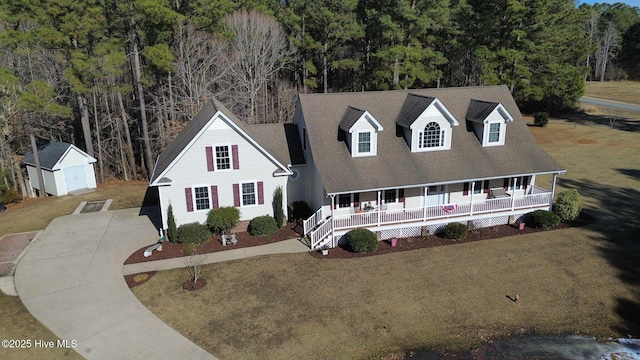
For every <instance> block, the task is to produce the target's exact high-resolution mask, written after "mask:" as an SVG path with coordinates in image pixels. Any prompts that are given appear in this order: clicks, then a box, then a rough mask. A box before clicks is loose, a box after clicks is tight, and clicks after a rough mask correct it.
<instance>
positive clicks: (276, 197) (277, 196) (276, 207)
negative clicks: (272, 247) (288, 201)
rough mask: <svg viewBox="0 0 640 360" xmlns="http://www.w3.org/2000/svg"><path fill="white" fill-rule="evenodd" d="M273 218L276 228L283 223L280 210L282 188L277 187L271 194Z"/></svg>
mask: <svg viewBox="0 0 640 360" xmlns="http://www.w3.org/2000/svg"><path fill="white" fill-rule="evenodd" d="M273 217H274V219H275V221H276V226H277V227H278V228H281V227H282V223H283V222H284V210H283V209H282V187H280V186H278V187H277V188H276V191H274V193H273Z"/></svg>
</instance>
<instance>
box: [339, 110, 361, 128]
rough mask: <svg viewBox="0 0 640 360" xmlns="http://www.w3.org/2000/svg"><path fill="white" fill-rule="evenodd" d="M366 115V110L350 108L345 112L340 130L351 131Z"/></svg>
mask: <svg viewBox="0 0 640 360" xmlns="http://www.w3.org/2000/svg"><path fill="white" fill-rule="evenodd" d="M362 114H364V110H360V109H356V108H354V107H351V106H349V107H348V108H347V111H345V112H344V116H343V117H342V121H340V129H342V130H344V131H349V129H351V127H352V126H353V125H354V124H355V123H356V121H358V119H360V117H362Z"/></svg>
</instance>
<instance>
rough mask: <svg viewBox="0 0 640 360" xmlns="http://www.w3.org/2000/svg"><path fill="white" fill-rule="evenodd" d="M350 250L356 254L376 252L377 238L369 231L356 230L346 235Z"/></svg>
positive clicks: (363, 229)
mask: <svg viewBox="0 0 640 360" xmlns="http://www.w3.org/2000/svg"><path fill="white" fill-rule="evenodd" d="M347 241H348V242H349V246H351V250H353V251H354V252H357V253H373V252H375V251H376V250H378V237H377V236H376V234H374V233H373V232H371V231H370V230H369V229H365V228H357V229H353V230H351V231H349V232H348V233H347Z"/></svg>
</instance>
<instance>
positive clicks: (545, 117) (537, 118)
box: [533, 111, 549, 127]
mask: <svg viewBox="0 0 640 360" xmlns="http://www.w3.org/2000/svg"><path fill="white" fill-rule="evenodd" d="M548 123H549V114H547V113H546V112H544V111H539V112H537V113H535V114H533V125H535V126H540V127H545V126H547V124H548Z"/></svg>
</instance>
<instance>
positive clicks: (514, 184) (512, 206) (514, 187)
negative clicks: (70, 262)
mask: <svg viewBox="0 0 640 360" xmlns="http://www.w3.org/2000/svg"><path fill="white" fill-rule="evenodd" d="M517 181H518V178H515V177H514V178H513V187H512V189H513V190H512V191H511V211H513V210H514V209H515V208H516V183H517Z"/></svg>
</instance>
